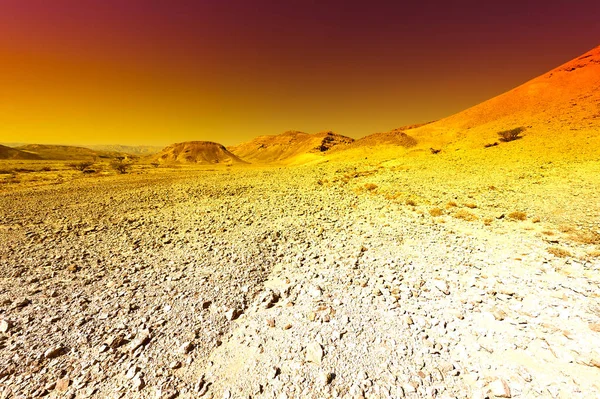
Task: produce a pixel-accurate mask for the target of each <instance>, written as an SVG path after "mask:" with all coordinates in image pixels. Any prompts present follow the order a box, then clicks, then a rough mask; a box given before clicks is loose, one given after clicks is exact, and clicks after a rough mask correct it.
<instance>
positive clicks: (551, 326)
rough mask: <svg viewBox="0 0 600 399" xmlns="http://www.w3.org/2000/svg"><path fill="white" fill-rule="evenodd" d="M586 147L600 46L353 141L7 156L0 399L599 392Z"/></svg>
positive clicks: (599, 217) (287, 139)
mask: <svg viewBox="0 0 600 399" xmlns="http://www.w3.org/2000/svg"><path fill="white" fill-rule="evenodd" d="M599 140H600V48H596V49H594V50H592V51H590V52H589V53H586V54H584V55H582V56H581V57H578V58H577V59H574V60H573V61H571V62H569V63H567V64H565V65H563V66H560V67H558V68H556V69H554V70H552V71H550V72H548V73H547V74H545V75H542V76H540V77H538V78H536V79H533V80H531V81H529V82H527V83H525V84H523V85H521V86H519V87H517V88H516V89H514V90H512V91H509V92H507V93H505V94H503V95H501V96H498V97H495V98H493V99H491V100H489V101H487V102H484V103H482V104H480V105H477V106H475V107H473V108H470V109H468V110H466V111H463V112H461V113H459V114H456V115H453V116H450V117H448V118H445V119H441V120H438V121H434V122H432V123H428V124H424V125H415V126H407V127H404V128H401V129H396V130H393V131H390V132H387V133H377V134H374V135H371V136H367V137H365V138H362V139H358V140H354V139H352V138H349V137H346V136H343V135H341V134H337V133H333V132H328V131H324V132H320V133H313V134H310V133H303V132H297V131H290V132H286V133H283V134H281V135H279V136H261V137H258V138H257V139H255V140H253V141H249V142H246V143H241V144H238V145H236V146H230V147H227V148H226V147H224V146H223V145H221V144H218V143H213V142H205V141H195V142H186V143H178V144H173V145H171V146H168V147H167V148H165V149H164V150H162V151H156V152H153V151H151V150H148V149H139V150H136V151H132V150H131V149H130V148H127V147H107V148H101V149H93V148H89V149H81V148H79V149H78V148H75V147H73V148H74V149H71V148H67V147H60V148H59V147H51V146H37V147H36V146H31V145H29V146H19V147H16V148H10V147H0V154H1V155H2V158H3V160H1V161H0V183H1V184H0V210H1V211H0V397H2V398H30V397H31V398H33V397H51V398H63V397H64V398H88V397H89V398H91V397H97V398H176V397H179V398H205V397H206V398H405V397H406V398H511V397H512V398H538V397H539V398H550V397H551V398H592V397H599V396H600V382H599V381H600V292H599V291H598V286H599V284H600V192H599V191H598V187H600V152H599V148H600V143H599ZM128 151H129V152H128ZM119 165H121V167H120V166H119ZM123 165H125V166H123Z"/></svg>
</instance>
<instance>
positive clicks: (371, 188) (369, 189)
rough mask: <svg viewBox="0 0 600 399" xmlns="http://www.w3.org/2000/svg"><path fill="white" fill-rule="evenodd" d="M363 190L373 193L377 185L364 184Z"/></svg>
mask: <svg viewBox="0 0 600 399" xmlns="http://www.w3.org/2000/svg"><path fill="white" fill-rule="evenodd" d="M365 190H367V191H374V190H377V184H373V183H366V184H365Z"/></svg>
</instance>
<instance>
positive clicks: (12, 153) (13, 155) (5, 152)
mask: <svg viewBox="0 0 600 399" xmlns="http://www.w3.org/2000/svg"><path fill="white" fill-rule="evenodd" d="M0 159H41V157H40V156H39V155H36V154H32V153H29V152H25V151H20V150H17V149H15V148H10V147H7V146H4V145H0Z"/></svg>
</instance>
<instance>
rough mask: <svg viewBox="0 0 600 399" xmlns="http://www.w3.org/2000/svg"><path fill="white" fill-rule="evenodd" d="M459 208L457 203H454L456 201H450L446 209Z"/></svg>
mask: <svg viewBox="0 0 600 399" xmlns="http://www.w3.org/2000/svg"><path fill="white" fill-rule="evenodd" d="M457 206H458V204H457V203H456V202H454V201H449V202H448V203H447V204H446V209H450V208H455V207H457Z"/></svg>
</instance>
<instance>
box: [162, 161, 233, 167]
mask: <svg viewBox="0 0 600 399" xmlns="http://www.w3.org/2000/svg"><path fill="white" fill-rule="evenodd" d="M150 165H152V166H154V167H155V168H158V167H159V166H160V164H159V163H158V162H152V163H150ZM227 166H231V165H227Z"/></svg>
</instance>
